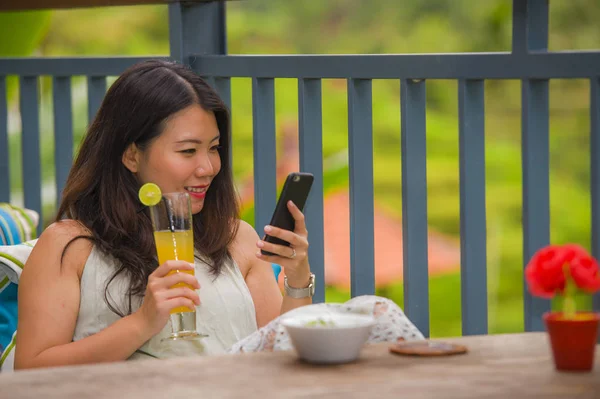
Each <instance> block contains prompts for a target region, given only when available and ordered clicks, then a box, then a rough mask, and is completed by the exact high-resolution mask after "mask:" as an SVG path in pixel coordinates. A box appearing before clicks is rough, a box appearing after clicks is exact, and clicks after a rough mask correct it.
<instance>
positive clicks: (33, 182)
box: [19, 76, 44, 234]
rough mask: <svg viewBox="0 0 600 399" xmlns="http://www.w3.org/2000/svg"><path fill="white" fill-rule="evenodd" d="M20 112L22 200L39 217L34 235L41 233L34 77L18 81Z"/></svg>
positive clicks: (36, 106)
mask: <svg viewBox="0 0 600 399" xmlns="http://www.w3.org/2000/svg"><path fill="white" fill-rule="evenodd" d="M19 83H20V91H21V93H20V95H21V96H20V110H21V126H22V129H23V130H22V134H21V140H22V144H21V146H22V149H23V150H22V151H23V158H22V161H23V197H24V199H25V201H24V203H25V207H26V208H29V209H33V210H34V211H36V212H38V214H39V215H40V222H39V223H38V229H37V233H38V234H40V233H41V232H42V227H43V220H44V218H43V214H42V178H41V168H40V117H39V106H38V77H37V76H22V77H21V78H20V82H19Z"/></svg>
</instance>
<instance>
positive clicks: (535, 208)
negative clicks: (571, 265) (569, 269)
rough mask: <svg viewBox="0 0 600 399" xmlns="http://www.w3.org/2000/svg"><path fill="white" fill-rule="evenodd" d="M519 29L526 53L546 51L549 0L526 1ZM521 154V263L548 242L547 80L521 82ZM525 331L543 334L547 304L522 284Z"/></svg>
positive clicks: (546, 301) (524, 80) (521, 10)
mask: <svg viewBox="0 0 600 399" xmlns="http://www.w3.org/2000/svg"><path fill="white" fill-rule="evenodd" d="M526 1H527V5H526V7H525V9H523V7H522V5H521V6H520V12H521V13H523V12H525V17H523V16H521V18H520V23H521V24H523V23H524V24H525V27H522V28H521V29H520V30H521V31H524V32H526V36H525V39H526V40H527V44H526V45H527V48H526V50H527V51H546V50H548V1H547V0H526ZM522 108H523V111H522V125H523V127H522V132H521V134H522V138H521V140H522V154H523V264H524V265H526V264H527V262H529V260H530V259H531V257H532V256H533V254H534V253H535V252H536V251H537V250H538V249H540V248H541V247H543V246H545V245H547V244H548V243H549V242H550V181H549V158H550V157H549V141H548V121H549V99H548V80H533V79H523V81H522ZM523 291H524V293H523V297H524V316H525V331H542V330H544V323H543V321H542V315H543V313H544V312H546V311H548V310H550V301H548V300H545V299H541V298H534V297H532V296H531V294H530V293H529V291H528V290H527V285H526V284H524V289H523Z"/></svg>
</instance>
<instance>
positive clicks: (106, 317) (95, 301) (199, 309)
mask: <svg viewBox="0 0 600 399" xmlns="http://www.w3.org/2000/svg"><path fill="white" fill-rule="evenodd" d="M195 269H196V270H195V271H196V278H197V279H198V281H199V282H200V290H199V291H198V294H199V295H200V302H201V303H200V305H199V306H196V327H197V329H198V332H201V333H204V334H207V335H208V337H207V338H203V339H202V344H203V346H204V348H200V349H199V348H198V346H197V344H194V343H193V342H186V341H175V342H173V341H162V342H161V340H162V338H164V337H166V336H168V335H169V333H170V332H171V329H170V322H167V325H166V326H165V328H163V330H162V331H161V332H160V333H159V334H157V335H155V336H154V337H152V338H151V339H150V340H149V341H147V342H146V343H145V344H144V345H143V346H142V347H141V348H140V349H139V350H138V351H137V352H136V353H134V354H133V355H132V356H131V358H140V357H148V356H150V357H157V358H164V357H173V356H188V355H193V354H199V353H202V352H203V353H205V354H218V353H224V352H226V351H227V350H228V349H229V348H230V347H231V346H232V345H233V344H235V343H236V342H238V341H239V340H241V339H242V338H245V337H246V336H248V335H250V334H252V333H253V332H255V331H256V330H257V325H256V311H255V309H254V302H253V301H252V296H251V295H250V291H249V290H248V286H247V285H246V282H245V281H244V277H243V276H242V273H241V272H240V270H239V268H238V266H237V264H236V263H235V262H234V261H229V262H226V263H225V264H224V265H223V268H222V272H221V274H220V275H219V276H218V277H215V276H213V275H212V274H211V273H210V268H209V267H208V265H207V264H206V263H204V262H202V261H200V260H198V258H197V257H196V261H195ZM115 270H116V265H115V260H114V259H113V258H111V257H109V256H106V255H104V254H103V253H102V252H101V251H100V250H97V249H96V247H95V246H94V247H93V248H92V251H91V252H90V255H89V257H88V259H87V261H86V263H85V266H84V270H83V274H82V276H81V298H80V304H79V316H78V317H77V324H76V326H75V333H74V335H73V341H77V340H80V339H83V338H85V337H88V336H90V335H92V334H95V333H97V332H99V331H101V330H103V329H104V328H106V327H108V326H109V325H111V324H112V323H114V322H115V321H117V320H119V319H120V316H119V315H117V314H115V313H114V312H113V311H112V310H110V308H109V307H108V305H107V303H106V301H105V298H104V290H105V287H106V283H107V282H108V280H109V279H110V277H111V276H112V275H113V273H114V272H115ZM127 287H128V279H127V278H126V277H125V276H124V275H122V274H120V275H119V276H118V277H116V278H115V279H114V280H113V281H112V282H111V283H110V285H109V287H108V288H109V289H108V295H107V296H108V298H109V300H110V303H111V305H112V306H113V307H115V305H116V307H117V309H118V310H119V311H120V312H121V313H124V314H126V312H127V310H128V295H127ZM141 303H142V299H141V298H132V304H131V306H132V311H136V310H137V309H138V308H139V306H140V305H141ZM165 342H166V343H165Z"/></svg>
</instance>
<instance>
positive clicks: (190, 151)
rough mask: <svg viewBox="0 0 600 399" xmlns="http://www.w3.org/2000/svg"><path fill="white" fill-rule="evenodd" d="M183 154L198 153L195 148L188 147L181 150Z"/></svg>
mask: <svg viewBox="0 0 600 399" xmlns="http://www.w3.org/2000/svg"><path fill="white" fill-rule="evenodd" d="M179 152H180V153H182V154H195V153H196V149H195V148H188V149H187V150H181V151H179Z"/></svg>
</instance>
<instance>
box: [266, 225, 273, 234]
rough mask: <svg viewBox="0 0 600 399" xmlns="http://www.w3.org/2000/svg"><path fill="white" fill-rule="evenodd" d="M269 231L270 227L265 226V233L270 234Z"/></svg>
mask: <svg viewBox="0 0 600 399" xmlns="http://www.w3.org/2000/svg"><path fill="white" fill-rule="evenodd" d="M271 230H273V229H272V228H271V226H265V232H267V233H270V232H271Z"/></svg>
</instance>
